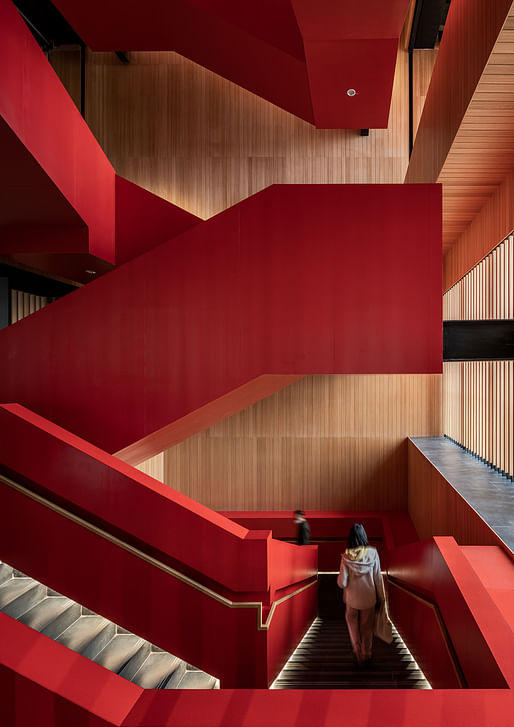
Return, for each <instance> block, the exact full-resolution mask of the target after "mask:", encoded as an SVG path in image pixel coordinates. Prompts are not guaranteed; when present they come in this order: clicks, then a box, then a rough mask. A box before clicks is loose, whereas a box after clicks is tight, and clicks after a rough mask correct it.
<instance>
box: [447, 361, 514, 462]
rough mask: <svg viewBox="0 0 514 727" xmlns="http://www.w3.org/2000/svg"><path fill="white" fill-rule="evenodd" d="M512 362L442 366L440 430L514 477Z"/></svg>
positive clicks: (451, 363) (461, 363)
mask: <svg viewBox="0 0 514 727" xmlns="http://www.w3.org/2000/svg"><path fill="white" fill-rule="evenodd" d="M513 380H514V361H458V362H457V361H455V362H453V361H452V362H448V363H445V364H444V373H443V413H444V414H443V416H444V419H443V430H444V433H445V434H446V435H448V436H449V437H451V438H452V439H453V440H454V441H456V442H458V443H459V444H462V445H463V446H464V447H467V448H468V449H469V450H471V451H472V452H474V453H475V454H478V455H479V456H480V457H482V458H483V459H485V460H486V461H487V462H490V463H491V464H493V465H495V467H498V468H499V469H501V470H503V471H504V472H506V473H507V474H510V475H511V476H514V466H513V464H514V430H513V421H514V392H513V386H512V384H513Z"/></svg>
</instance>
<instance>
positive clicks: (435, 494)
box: [407, 441, 502, 545]
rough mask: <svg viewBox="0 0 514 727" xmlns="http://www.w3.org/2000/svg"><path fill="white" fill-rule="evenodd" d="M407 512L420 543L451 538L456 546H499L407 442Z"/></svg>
mask: <svg viewBox="0 0 514 727" xmlns="http://www.w3.org/2000/svg"><path fill="white" fill-rule="evenodd" d="M407 449H408V511H409V515H410V517H411V520H412V522H413V523H414V527H415V528H416V531H417V533H418V536H419V538H420V539H421V540H423V539H424V538H430V537H432V536H434V535H452V536H453V537H454V538H455V540H456V541H457V543H458V544H459V545H502V542H501V540H500V539H499V538H498V536H497V535H496V534H495V533H494V532H493V530H491V528H490V527H489V526H488V525H487V524H486V522H485V521H484V520H482V518H481V517H480V516H479V515H478V514H477V513H476V512H475V510H473V508H472V507H471V506H470V505H468V503H467V502H466V500H465V499H464V498H463V497H462V496H461V495H460V494H459V493H458V492H457V491H456V490H455V489H454V488H453V487H452V486H451V485H450V483H449V482H448V481H447V480H446V479H445V478H444V477H443V475H442V474H441V473H440V472H439V471H438V470H437V469H436V468H435V467H434V465H433V464H432V463H431V462H430V461H429V460H428V459H427V458H426V457H425V456H424V454H423V453H422V452H420V451H419V449H418V448H417V447H416V446H415V445H414V444H413V443H412V442H410V441H409V442H408V445H407Z"/></svg>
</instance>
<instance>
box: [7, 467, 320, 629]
mask: <svg viewBox="0 0 514 727" xmlns="http://www.w3.org/2000/svg"><path fill="white" fill-rule="evenodd" d="M0 482H3V483H4V484H5V485H7V486H8V487H10V488H11V489H13V490H16V492H19V493H20V494H22V495H24V496H25V497H28V498H29V499H31V500H33V501H34V502H37V503H38V504H39V505H43V507H46V508H48V509H49V510H52V511H53V512H55V513H57V514H58V515H61V516H62V517H65V518H66V519H67V520H70V521H71V522H73V523H75V524H76V525H79V526H80V527H83V528H84V529H86V530H88V531H89V532H91V533H94V534H95V535H98V536H99V537H101V538H103V539H104V540H107V541H108V542H110V543H112V544H113V545H116V546H117V547H119V548H122V550H125V551H126V552H127V553H130V554H131V555H134V556H135V557H136V558H139V559H140V560H143V561H145V562H146V563H149V564H150V565H152V566H154V567H155V568H159V570H161V571H163V572H164V573H167V574H168V575H170V576H172V577H173V578H175V579H176V580H178V581H181V582H182V583H185V584H186V585H188V586H190V587H191V588H194V589H195V590H197V591H200V593H202V594H203V595H204V596H208V597H209V598H212V599H213V600H214V601H217V602H218V603H221V604H223V605H224V606H227V607H228V608H255V609H257V614H256V616H257V630H258V631H268V629H269V627H270V625H271V621H272V619H273V615H274V613H275V609H276V607H277V606H279V605H280V604H281V603H284V602H285V601H288V600H289V599H290V598H293V596H297V595H298V594H299V593H302V591H305V590H307V588H311V586H313V585H314V584H316V583H317V582H318V577H317V576H316V577H315V578H313V580H311V581H310V582H309V583H307V584H304V585H303V586H301V587H300V588H297V589H296V590H295V591H292V592H291V593H288V594H287V595H285V596H282V598H279V599H278V600H276V601H273V603H272V604H271V608H270V611H269V613H268V616H267V618H266V620H264V619H263V610H264V606H263V604H262V601H231V600H230V599H229V598H226V597H225V596H221V595H220V594H219V593H216V591H213V590H212V589H211V588H208V587H207V586H204V585H202V584H201V583H198V582H197V581H195V580H193V578H190V577H189V576H186V575H184V574H183V573H180V571H177V570H175V568H172V567H171V566H169V565H166V564H165V563H162V562H161V561H160V560H158V559H157V558H154V557H153V556H151V555H148V554H147V553H144V552H143V551H142V550H139V548H136V547H134V546H133V545H130V544H129V543H125V542H124V541H123V540H120V538H117V537H116V536H115V535H111V534H110V533H108V532H107V531H106V530H103V529H102V528H99V527H98V526H97V525H92V524H91V523H89V522H88V521H87V520H84V519H83V518H81V517H79V516H78V515H74V514H73V513H71V512H68V510H66V509H64V508H63V507H61V506H60V505H56V504H55V503H53V502H51V501H50V500H48V499H47V498H46V497H43V496H42V495H38V494H36V493H35V492H32V491H31V490H29V489H28V488H27V487H24V486H23V485H20V484H19V483H18V482H15V481H14V480H11V479H10V478H9V477H6V476H5V475H3V474H0Z"/></svg>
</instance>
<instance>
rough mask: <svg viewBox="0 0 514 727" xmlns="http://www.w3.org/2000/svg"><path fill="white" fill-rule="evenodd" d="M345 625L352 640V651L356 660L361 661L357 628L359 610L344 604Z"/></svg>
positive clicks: (359, 636) (359, 638)
mask: <svg viewBox="0 0 514 727" xmlns="http://www.w3.org/2000/svg"><path fill="white" fill-rule="evenodd" d="M346 625H347V626H348V633H349V634H350V641H351V642H352V649H353V653H354V654H355V657H356V659H357V661H358V662H359V663H360V662H361V661H362V655H361V635H360V630H359V611H358V610H357V609H356V608H352V607H351V606H346Z"/></svg>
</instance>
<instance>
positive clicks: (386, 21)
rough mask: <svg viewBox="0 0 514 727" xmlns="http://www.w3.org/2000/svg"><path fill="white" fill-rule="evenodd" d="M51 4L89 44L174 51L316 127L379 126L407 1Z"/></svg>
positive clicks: (212, 0)
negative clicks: (349, 91) (351, 94)
mask: <svg viewBox="0 0 514 727" xmlns="http://www.w3.org/2000/svg"><path fill="white" fill-rule="evenodd" d="M55 4H56V5H57V7H58V8H59V10H60V11H61V12H62V13H63V15H65V16H66V18H67V19H68V20H69V21H70V23H71V25H72V26H73V27H74V28H75V29H76V30H77V32H78V33H79V34H80V35H81V37H83V38H84V40H85V41H86V43H87V44H88V45H89V46H90V47H91V48H93V49H94V50H116V48H126V49H127V50H174V51H177V52H178V53H180V54H181V55H184V56H186V57H187V58H190V59H191V60H193V61H195V62H196V63H199V64H200V65H202V66H205V67H206V68H209V69H210V70H212V71H214V72H215V73H218V74H220V75H222V76H224V77H225V78H228V79H230V80H231V81H233V82H235V83H237V84H239V85H240V86H243V87H244V88H247V89H248V90H250V91H252V92H253V93H256V94H258V95H259V96H262V97H263V98H265V99H267V100H268V101H271V102H272V103H274V104H276V105H277V106H280V107H282V108H284V109H286V110H287V111H290V112H291V113H293V114H295V115H297V116H300V117H301V118H303V119H305V120H306V121H309V122H311V123H315V124H316V126H318V127H322V128H369V127H375V126H381V127H384V126H387V117H388V114H389V105H390V102H391V90H392V78H393V75H394V70H395V63H396V50H397V47H398V39H399V36H400V33H401V31H402V26H403V21H404V19H405V15H406V13H407V9H408V5H409V2H408V0H389V2H388V3H387V11H384V9H383V7H384V6H383V3H381V2H379V0H361V2H359V3H356V2H345V3H334V2H331V1H330V0H327V1H325V0H323V2H321V0H320V1H319V2H317V3H308V2H305V1H304V0H294V2H288V1H287V0H265V1H264V0H260V1H259V2H254V3H252V2H249V1H248V0H247V2H245V3H241V2H237V0H173V1H170V2H167V3H162V2H158V0H147V2H146V3H144V4H143V5H142V4H137V3H133V4H132V5H127V4H126V3H123V2H120V1H119V0H118V1H117V2H110V3H109V5H108V6H107V7H105V5H104V4H102V3H101V2H99V0H92V1H91V2H89V3H88V4H87V6H84V5H82V4H81V3H76V2H72V1H71V0H56V3H55ZM313 8H316V12H314V10H313ZM99 18H101V22H99ZM348 59H350V62H349V64H348ZM350 87H353V88H355V89H357V96H355V97H354V98H353V99H350V98H349V97H348V96H347V95H346V89H347V88H350Z"/></svg>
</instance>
